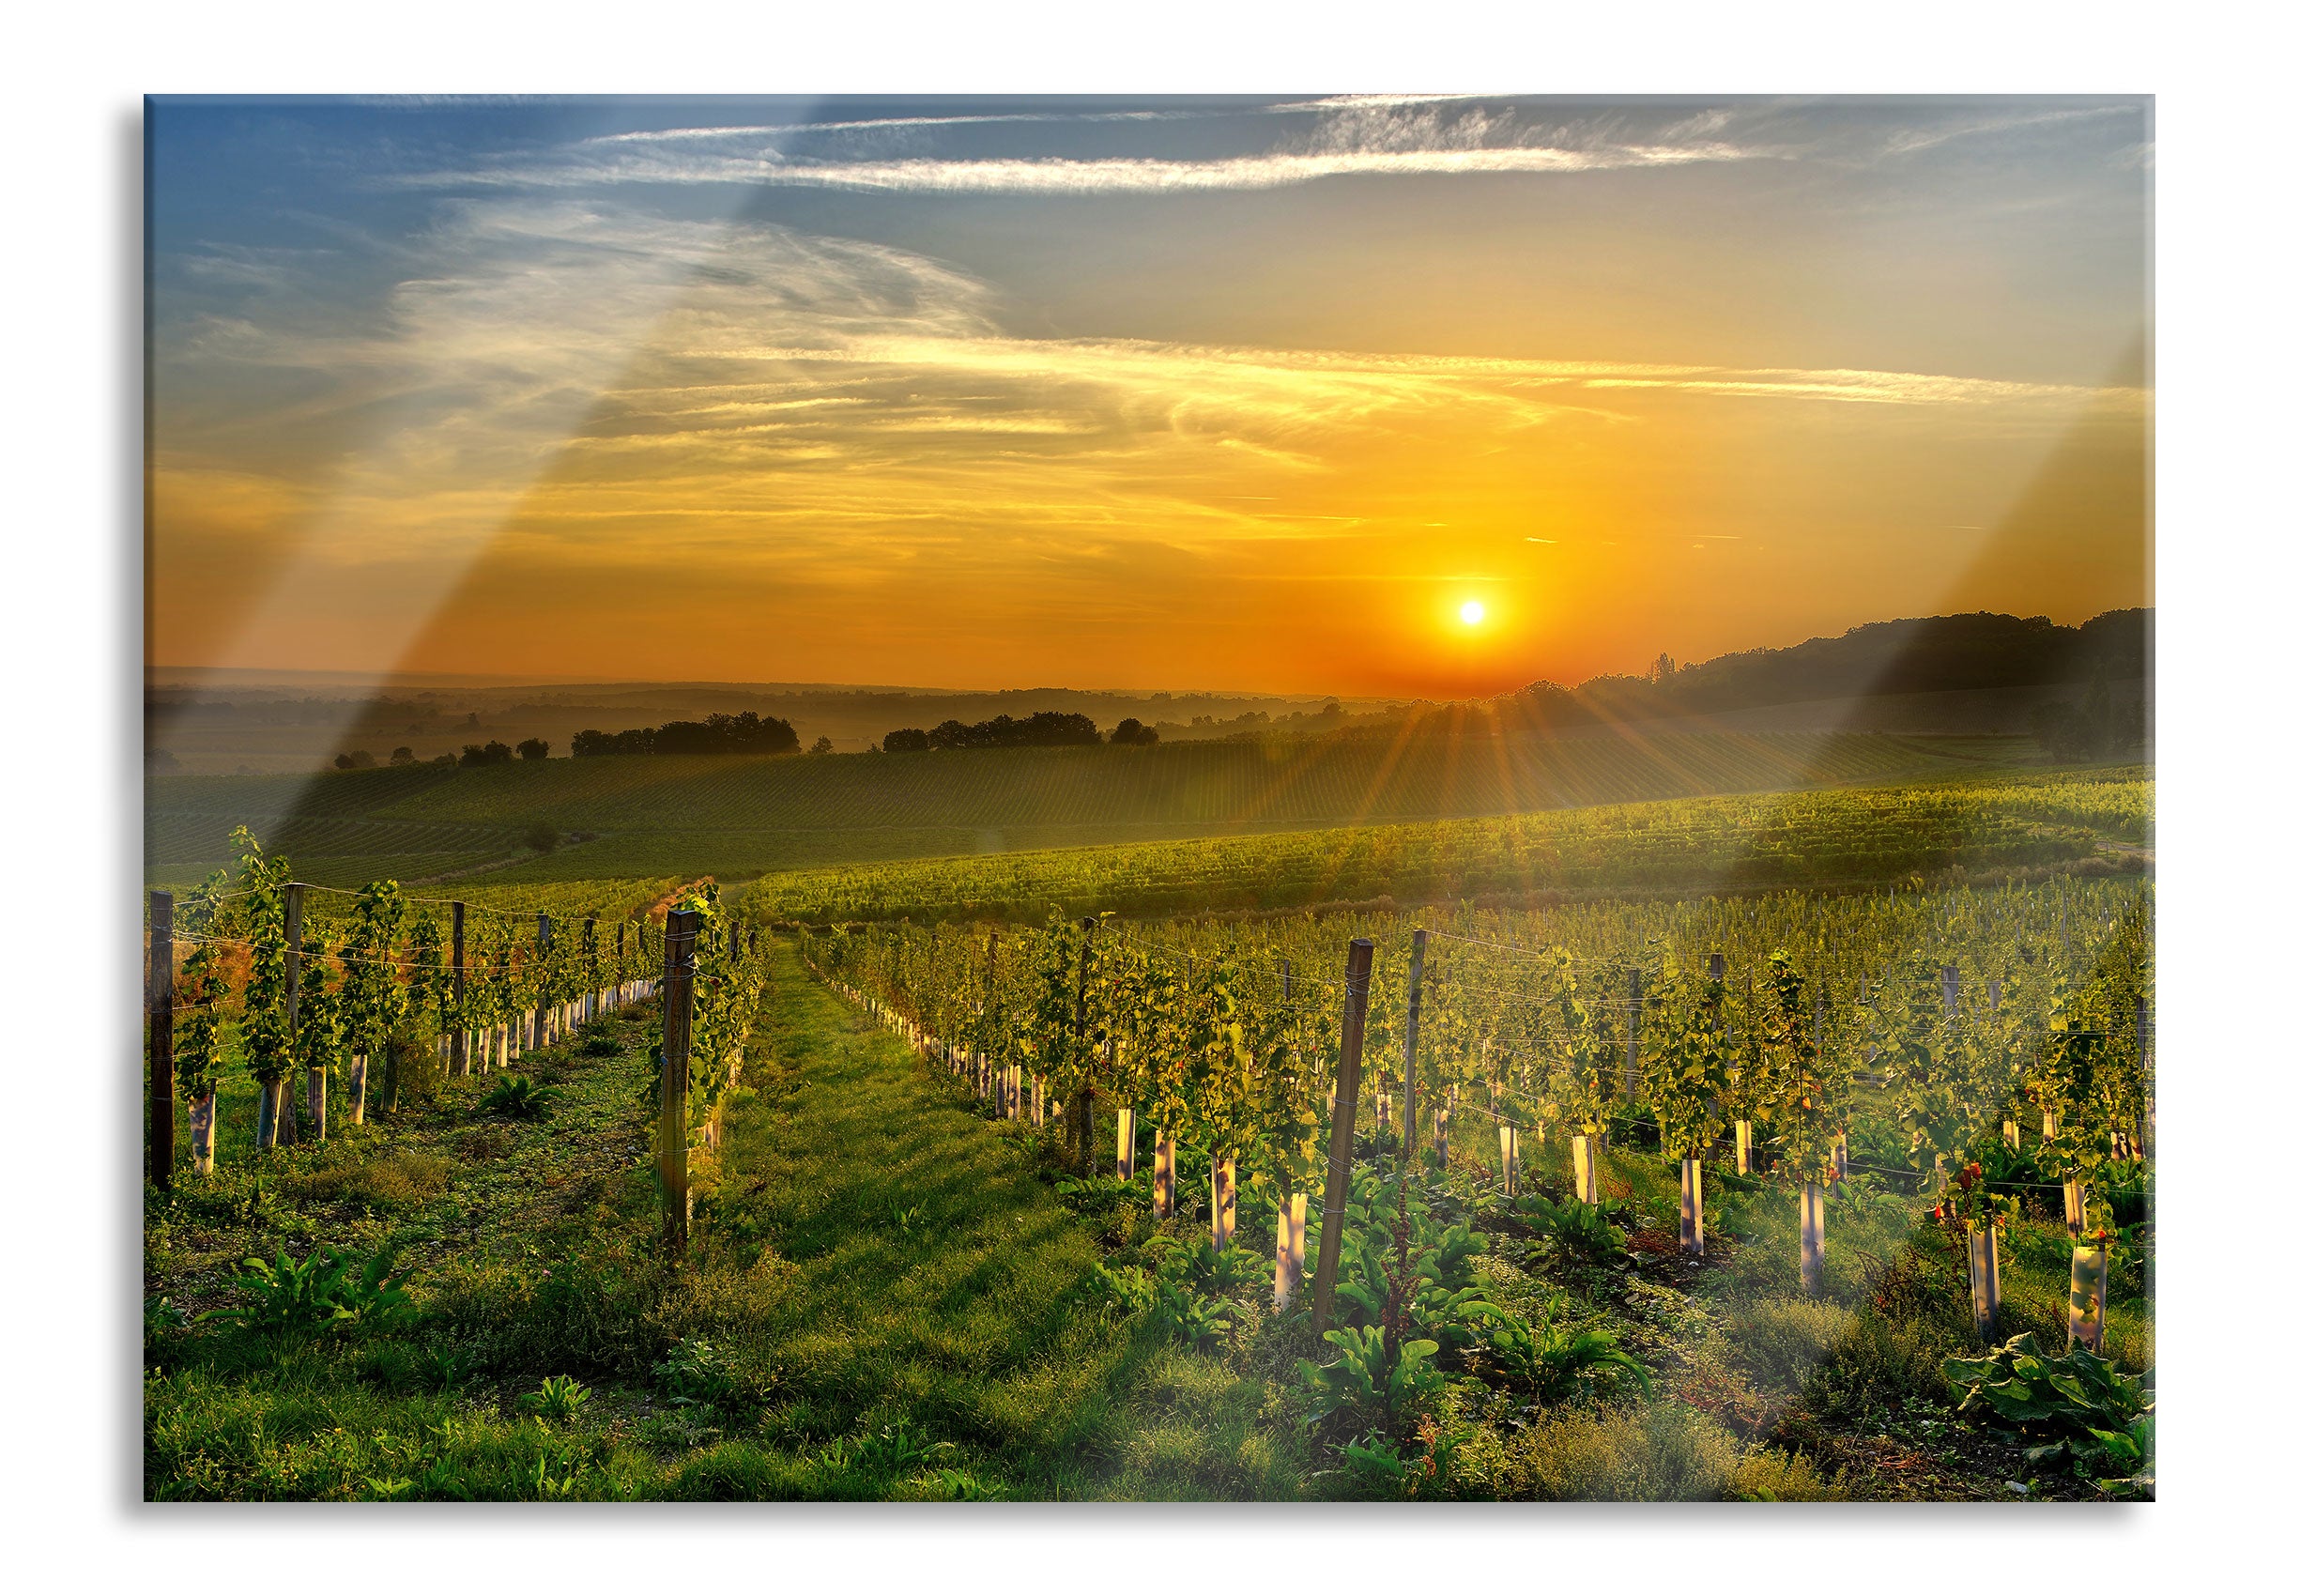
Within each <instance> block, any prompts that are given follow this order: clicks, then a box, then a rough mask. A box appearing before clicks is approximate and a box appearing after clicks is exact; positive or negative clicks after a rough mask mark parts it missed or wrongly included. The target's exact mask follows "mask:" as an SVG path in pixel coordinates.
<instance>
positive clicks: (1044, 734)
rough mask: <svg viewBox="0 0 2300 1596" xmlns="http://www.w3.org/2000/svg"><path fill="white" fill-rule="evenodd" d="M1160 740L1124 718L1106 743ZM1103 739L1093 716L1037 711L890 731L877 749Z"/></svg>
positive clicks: (1057, 744) (915, 750) (1059, 744)
mask: <svg viewBox="0 0 2300 1596" xmlns="http://www.w3.org/2000/svg"><path fill="white" fill-rule="evenodd" d="M1102 741H1103V738H1102V732H1101V730H1100V729H1099V728H1097V727H1096V725H1095V723H1094V721H1093V719H1092V717H1090V716H1087V715H1082V714H1063V713H1062V712H1060V711H1058V710H1041V711H1039V712H1038V713H1037V714H1034V715H1028V716H1025V717H1024V718H1023V719H1021V720H1017V719H1015V718H1014V716H1012V715H1010V714H1002V715H998V716H995V717H994V718H992V719H989V720H978V721H976V722H974V724H973V725H971V726H970V725H967V724H966V723H965V722H963V721H958V720H946V721H944V722H943V724H942V725H940V726H938V727H936V728H935V729H933V730H931V731H928V730H925V729H921V728H918V727H905V728H903V729H900V730H897V731H890V732H888V733H887V734H886V735H885V737H883V738H882V739H881V740H880V744H879V745H880V746H881V747H882V748H883V749H884V750H885V751H886V752H888V753H890V754H923V753H926V752H928V751H929V750H931V749H939V748H1063V747H1074V746H1075V747H1086V746H1091V745H1093V744H1099V743H1100V742H1102ZM1110 741H1111V742H1112V744H1119V745H1121V746H1124V745H1128V744H1131V745H1133V746H1137V747H1147V746H1149V745H1150V744H1153V743H1156V742H1157V741H1158V732H1157V730H1156V729H1153V728H1151V727H1147V726H1144V725H1143V724H1142V722H1141V721H1139V720H1137V719H1135V718H1134V717H1133V716H1132V715H1128V716H1127V718H1126V719H1124V720H1122V721H1120V722H1119V723H1118V724H1117V725H1116V726H1114V727H1112V729H1111V733H1110Z"/></svg>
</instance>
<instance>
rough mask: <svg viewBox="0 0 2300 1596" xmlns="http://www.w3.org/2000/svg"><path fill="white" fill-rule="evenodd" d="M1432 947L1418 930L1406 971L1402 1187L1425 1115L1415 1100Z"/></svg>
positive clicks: (1400, 1165) (1400, 1179)
mask: <svg viewBox="0 0 2300 1596" xmlns="http://www.w3.org/2000/svg"><path fill="white" fill-rule="evenodd" d="M1429 945H1430V933H1429V932H1428V931H1425V930H1423V929H1422V928H1420V927H1419V926H1416V927H1415V928H1414V953H1413V958H1412V959H1410V960H1409V961H1408V963H1407V964H1406V967H1405V1090H1404V1092H1403V1097H1402V1100H1401V1101H1400V1102H1399V1104H1398V1112H1399V1115H1400V1118H1399V1122H1398V1123H1399V1125H1400V1126H1401V1127H1402V1128H1403V1130H1404V1133H1405V1143H1404V1153H1405V1157H1404V1158H1403V1159H1401V1160H1400V1161H1399V1164H1398V1184H1399V1185H1400V1186H1401V1187H1403V1185H1404V1184H1405V1171H1406V1168H1407V1166H1408V1165H1410V1164H1412V1163H1413V1161H1414V1149H1415V1147H1416V1145H1417V1144H1418V1142H1419V1140H1420V1130H1421V1115H1420V1113H1419V1112H1418V1105H1419V1099H1418V1098H1417V1097H1415V1096H1414V1064H1415V1057H1416V1055H1417V1054H1418V1052H1419V1051H1420V1049H1421V965H1422V958H1423V955H1424V953H1425V951H1426V950H1427V949H1428V947H1429Z"/></svg>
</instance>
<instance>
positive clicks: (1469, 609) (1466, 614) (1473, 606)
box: [1462, 599, 1485, 626]
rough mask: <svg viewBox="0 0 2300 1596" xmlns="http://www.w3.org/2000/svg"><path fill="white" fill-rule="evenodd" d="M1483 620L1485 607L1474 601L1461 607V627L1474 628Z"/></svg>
mask: <svg viewBox="0 0 2300 1596" xmlns="http://www.w3.org/2000/svg"><path fill="white" fill-rule="evenodd" d="M1484 619H1485V606H1483V605H1481V604H1480V603H1479V602H1478V601H1477V600H1476V599H1471V600H1470V601H1469V602H1468V603H1467V604H1465V605H1464V606H1462V624H1463V625H1464V626H1475V625H1476V624H1477V623H1478V622H1480V621H1482V620H1484Z"/></svg>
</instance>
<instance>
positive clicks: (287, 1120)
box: [271, 882, 303, 1146]
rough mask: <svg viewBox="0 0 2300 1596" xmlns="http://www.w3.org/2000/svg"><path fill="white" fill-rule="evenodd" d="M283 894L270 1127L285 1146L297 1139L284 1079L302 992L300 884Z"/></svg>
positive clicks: (292, 1063)
mask: <svg viewBox="0 0 2300 1596" xmlns="http://www.w3.org/2000/svg"><path fill="white" fill-rule="evenodd" d="M282 896H283V898H284V899H285V903H284V909H285V910H286V915H285V918H286V922H287V1069H286V1071H285V1072H284V1074H282V1075H281V1077H280V1079H279V1080H278V1081H276V1082H273V1083H272V1088H271V1095H272V1099H273V1103H274V1105H275V1106H274V1107H273V1109H272V1116H273V1117H272V1129H273V1132H274V1134H275V1136H276V1137H277V1139H278V1144H279V1145H281V1146H287V1145H289V1144H290V1143H294V1142H295V1140H296V1099H295V1095H294V1094H293V1093H291V1092H290V1091H289V1090H288V1089H287V1082H288V1077H289V1076H292V1075H293V1074H295V1072H296V1010H297V1008H298V1006H299V1004H300V1003H301V1001H302V992H303V883H302V882H288V883H287V886H286V888H285V890H284V892H283V894H282Z"/></svg>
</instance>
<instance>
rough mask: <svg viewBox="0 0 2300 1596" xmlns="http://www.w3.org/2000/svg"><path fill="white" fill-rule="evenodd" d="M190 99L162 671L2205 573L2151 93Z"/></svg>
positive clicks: (1512, 614) (1210, 643) (2052, 611)
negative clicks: (2166, 415) (1703, 97)
mask: <svg viewBox="0 0 2300 1596" xmlns="http://www.w3.org/2000/svg"><path fill="white" fill-rule="evenodd" d="M154 130H155V140H154V144H155V160H154V169H153V174H152V180H153V192H154V203H155V219H154V227H153V247H154V253H155V258H154V282H155V299H154V313H155V327H156V333H155V345H154V351H153V362H154V395H155V404H156V424H155V428H154V433H153V437H152V450H151V453H152V461H153V471H154V505H155V510H154V525H153V529H152V555H153V559H152V567H151V591H150V608H151V642H150V658H151V660H152V662H153V663H155V664H158V665H164V666H169V667H185V666H220V667H239V668H316V669H331V670H352V671H373V672H377V673H380V672H384V671H389V670H393V669H401V670H433V671H456V672H477V673H489V674H514V675H527V674H531V675H537V676H559V677H569V676H583V677H590V678H595V679H617V680H629V679H681V680H696V679H713V680H730V681H751V682H763V681H786V682H852V683H903V684H915V685H943V686H991V687H996V686H1024V685H1070V686H1115V687H1140V688H1188V687H1215V688H1233V689H1265V690H1274V691H1290V692H1326V691H1330V692H1338V693H1344V694H1352V695H1371V696H1401V697H1406V696H1433V697H1436V696H1458V695H1464V694H1472V693H1487V692H1493V691H1497V690H1506V689H1508V688H1510V687H1514V686H1517V685H1520V684H1522V683H1525V682H1527V681H1531V680H1535V679H1538V678H1543V677H1547V678H1551V679H1556V680H1560V681H1567V682H1572V681H1577V680H1580V679H1581V678H1583V677H1585V676H1587V675H1589V674H1592V673H1595V672H1599V671H1603V670H1612V669H1635V668H1642V667H1643V665H1644V664H1645V663H1646V662H1647V661H1648V660H1649V659H1650V658H1651V657H1652V656H1653V654H1655V653H1656V652H1661V651H1663V650H1666V651H1668V652H1671V653H1673V654H1675V655H1677V656H1678V657H1679V659H1698V658H1704V657H1708V656H1709V655H1711V654H1714V653H1717V652H1725V651H1728V650H1731V649H1737V648H1745V647H1751V646H1756V645H1759V644H1774V645H1778V644H1786V643H1790V642H1795V641H1798V640H1801V639H1802V638H1803V637H1809V636H1814V635H1817V634H1827V633H1833V632H1838V631H1842V630H1844V629H1845V628H1846V627H1848V626H1850V625H1854V624H1858V623H1860V622H1865V621H1871V620H1878V619H1885V618H1889V617H1894V616H1900V615H1921V614H1930V613H1936V612H1940V611H1942V610H1946V609H1969V608H1989V609H1997V610H2003V611H2010V612H2013V613H2017V614H2024V615H2025V614H2039V613H2041V614H2047V615H2051V616H2053V617H2054V618H2055V619H2058V620H2062V621H2064V622H2071V621H2081V620H2084V619H2086V618H2088V617H2090V616H2091V615H2093V614H2094V613H2097V612H2098V611H2100V610H2103V609H2108V608H2115V607H2121V606H2127V605H2135V604H2142V603H2146V602H2149V591H2150V588H2149V565H2148V555H2147V550H2148V520H2147V492H2146V470H2145V462H2146V443H2147V437H2148V432H2147V423H2148V389H2147V366H2146V350H2147V310H2148V306H2147V299H2146V274H2145V267H2146V241H2147V231H2146V222H2147V209H2146V185H2147V177H2148V165H2147V162H2148V154H2147V148H2148V146H2147V142H2146V141H2147V137H2148V127H2147V108H2146V105H2145V103H2144V102H2141V101H2136V100H2086V101H2072V100H2030V101H2006V100H1927V101H1896V100H1850V101H1841V102H1826V101H1824V102H1810V101H1804V102H1795V103H1780V102H1770V101H1715V102H1689V101H1665V102H1647V103H1633V102H1613V103H1597V102H1580V103H1574V104H1570V105H1569V104H1562V103H1556V102H1545V101H1540V100H1521V101H1508V100H1426V99H1424V100H1373V101H1368V100H1354V101H1309V102H1305V101H1298V100H1296V101H1273V100H1264V101H1231V100H1224V101H1219V102H1203V101H1064V102H1052V101H998V102H968V103H958V102H953V101H947V100H934V101H925V102H910V103H897V102H876V103H871V104H863V103H860V102H854V101H837V102H824V101H815V102H783V103H780V104H767V103H759V104H749V105H740V104H729V103H727V102H719V101H712V102H706V103H701V104H695V103H684V104H682V103H681V102H677V101H667V102H645V101H608V102H597V101H573V102H525V103H521V104H516V105H514V106H511V107H502V106H493V107H483V106H459V105H455V104H448V105H437V104H433V105H425V106H420V107H419V106H416V105H412V104H402V103H391V102H387V103H384V104H381V105H376V104H368V103H361V104H354V103H351V102H317V103H313V102H297V103H286V102H276V103H275V102H234V101H161V102H160V104H159V106H158V107H156V109H155V111H154ZM1472 601H1474V602H1476V603H1477V604H1478V605H1480V606H1482V611H1483V615H1482V619H1481V620H1480V622H1479V623H1478V624H1476V625H1474V626H1473V625H1467V624H1464V622H1463V621H1462V620H1461V615H1462V606H1464V604H1466V603H1470V602H1472Z"/></svg>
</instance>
